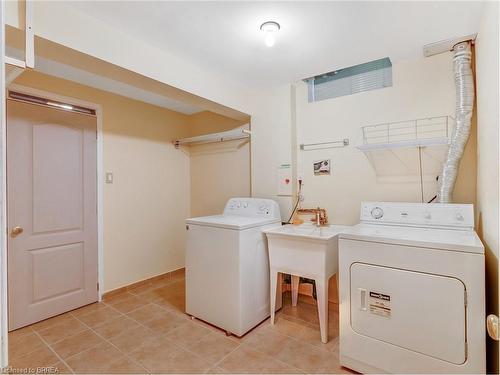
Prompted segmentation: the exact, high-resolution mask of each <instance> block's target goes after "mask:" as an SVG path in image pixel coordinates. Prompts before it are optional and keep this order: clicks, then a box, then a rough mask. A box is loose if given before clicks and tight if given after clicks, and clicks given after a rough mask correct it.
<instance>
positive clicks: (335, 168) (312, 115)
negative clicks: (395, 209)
mask: <svg viewBox="0 0 500 375" xmlns="http://www.w3.org/2000/svg"><path fill="white" fill-rule="evenodd" d="M452 69H453V68H452V59H451V53H447V54H441V55H437V56H433V57H429V58H422V59H418V60H414V61H406V62H399V63H395V64H394V65H393V86H392V87H390V88H384V89H380V90H373V91H369V92H364V93H359V94H355V95H349V96H343V97H339V98H334V99H328V100H323V101H318V102H314V103H308V101H307V87H306V85H305V84H304V83H302V82H299V83H297V84H296V88H297V90H296V127H297V129H296V131H297V144H300V143H314V142H321V141H327V140H342V139H344V138H349V140H350V142H351V144H350V145H349V146H348V147H345V148H335V149H326V150H318V151H300V150H298V149H297V151H296V152H297V173H298V175H299V176H302V177H303V178H304V186H303V193H304V196H305V200H304V202H303V206H304V207H308V206H318V205H319V206H322V207H323V206H324V207H326V208H327V210H328V213H329V217H330V219H331V222H332V223H336V224H355V223H357V222H358V219H359V207H360V202H361V201H363V200H367V201H370V200H371V201H377V200H381V201H406V202H420V200H421V190H420V182H419V172H418V170H419V169H418V152H417V150H416V149H413V150H394V151H389V152H384V151H380V152H377V153H372V154H371V156H370V158H371V159H369V157H367V155H366V154H365V153H363V152H361V151H359V150H358V149H356V147H355V146H356V145H359V144H361V142H362V133H361V129H360V128H361V127H362V126H365V125H371V124H378V123H385V122H391V121H403V120H410V119H418V118H426V117H431V116H442V115H451V116H453V113H454V108H455V105H454V103H455V89H454V81H453V70H452ZM475 142H476V135H475V129H474V130H473V131H472V135H471V138H470V140H469V142H468V144H467V148H466V151H465V156H464V158H463V160H462V162H461V166H460V171H459V177H458V181H457V184H456V188H455V192H454V200H455V201H456V202H467V203H474V202H475V181H476V177H475V175H476V157H475V154H476V145H475ZM445 153H446V148H444V147H441V148H439V147H438V148H426V149H424V150H423V154H422V155H423V159H422V160H423V172H424V175H425V183H424V199H425V201H427V200H430V199H431V198H432V197H433V196H434V195H435V193H436V181H435V177H436V176H437V175H438V174H440V172H441V163H436V162H435V159H436V158H444V156H445ZM321 159H330V160H331V167H332V172H331V175H330V176H314V174H313V167H312V164H313V162H314V161H315V160H321ZM401 160H403V161H404V163H405V164H404V165H403V163H401ZM388 165H390V166H391V167H390V168H387V166H388ZM382 172H383V173H382Z"/></svg>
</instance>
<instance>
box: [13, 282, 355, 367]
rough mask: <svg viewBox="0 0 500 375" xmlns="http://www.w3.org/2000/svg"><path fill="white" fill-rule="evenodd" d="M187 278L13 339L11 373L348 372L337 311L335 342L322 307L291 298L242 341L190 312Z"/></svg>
mask: <svg viewBox="0 0 500 375" xmlns="http://www.w3.org/2000/svg"><path fill="white" fill-rule="evenodd" d="M184 288H185V284H184V279H183V277H182V276H179V277H177V278H171V279H163V280H157V281H154V282H151V283H148V284H145V285H141V286H139V287H137V288H134V289H130V290H128V291H125V292H123V293H120V294H117V295H114V296H111V297H109V298H106V299H105V300H104V302H102V303H95V304H92V305H88V306H85V307H82V308H80V309H78V310H74V311H71V312H69V313H66V314H63V315H59V316H57V317H54V318H51V319H48V320H45V321H42V322H39V323H36V324H33V325H32V326H29V327H25V328H22V329H19V330H16V331H14V332H11V333H10V334H9V354H10V366H11V372H14V371H15V369H19V368H23V369H26V368H37V367H52V366H53V367H56V368H57V369H58V372H59V373H115V374H118V373H211V374H215V373H280V374H281V373H344V372H349V371H348V370H347V369H344V368H342V367H340V365H339V361H338V306H337V305H335V304H332V305H331V306H330V307H331V310H330V327H329V334H330V341H329V343H328V344H322V343H321V342H320V333H319V326H318V317H317V310H316V307H315V306H314V305H311V304H308V303H305V302H303V301H302V302H300V301H299V306H298V307H296V308H295V307H292V306H291V304H290V300H289V298H286V297H285V299H284V308H283V309H282V310H281V311H280V312H279V313H278V314H277V321H276V324H275V325H274V326H271V325H270V323H269V321H268V320H267V321H265V322H263V323H262V324H260V325H259V326H258V327H256V328H255V329H253V330H252V331H251V332H249V333H248V334H246V335H245V336H244V337H242V338H237V337H226V335H225V333H224V332H223V331H221V330H219V329H217V328H215V327H212V326H210V325H208V324H206V323H203V322H201V321H199V320H191V319H190V317H189V316H187V315H186V314H185V313H184Z"/></svg>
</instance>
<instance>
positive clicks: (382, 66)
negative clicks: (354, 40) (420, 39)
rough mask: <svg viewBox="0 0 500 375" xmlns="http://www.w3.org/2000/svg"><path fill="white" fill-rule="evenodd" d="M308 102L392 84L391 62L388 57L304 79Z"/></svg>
mask: <svg viewBox="0 0 500 375" xmlns="http://www.w3.org/2000/svg"><path fill="white" fill-rule="evenodd" d="M304 81H305V82H306V83H307V84H308V94H309V95H308V96H309V103H311V102H317V101H319V100H325V99H331V98H336V97H339V96H345V95H351V94H356V93H358V92H363V91H370V90H376V89H381V88H384V87H390V86H392V63H391V60H390V59H389V58H388V57H385V58H383V59H379V60H374V61H370V62H367V63H364V64H359V65H354V66H351V67H349V68H344V69H339V70H335V71H333V72H329V73H325V74H321V75H318V76H315V77H311V78H307V79H305V80H304Z"/></svg>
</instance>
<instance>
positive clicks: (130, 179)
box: [15, 71, 250, 291]
mask: <svg viewBox="0 0 500 375" xmlns="http://www.w3.org/2000/svg"><path fill="white" fill-rule="evenodd" d="M15 83H16V84H19V85H24V86H29V87H34V88H36V89H40V90H44V91H48V92H52V93H55V94H59V95H64V96H68V97H72V98H77V99H81V100H85V101H88V102H92V103H97V104H100V105H101V106H102V109H103V159H104V160H103V161H104V171H105V172H112V173H113V174H114V182H113V184H105V185H104V291H109V290H112V289H115V288H119V287H121V286H124V285H128V284H131V283H134V282H137V281H140V280H143V279H146V278H149V277H152V276H155V275H158V274H162V273H165V272H168V271H172V270H174V269H178V268H180V267H183V266H184V241H185V227H184V219H185V218H187V217H189V216H201V215H208V214H215V213H220V212H221V211H222V209H223V208H224V204H225V203H226V201H227V199H229V198H230V197H234V196H249V195H250V145H249V143H248V142H241V141H234V142H227V143H224V144H220V143H217V144H211V145H203V146H195V147H190V148H187V149H179V150H177V149H175V148H174V147H173V146H172V143H171V142H172V140H174V139H177V138H182V137H188V136H196V135H201V134H207V133H212V132H219V131H224V130H229V129H233V128H235V127H238V126H240V125H242V124H243V123H246V122H247V121H242V120H233V119H230V118H228V117H225V116H222V115H218V114H215V113H212V112H208V111H203V112H199V113H196V114H193V115H189V116H188V115H184V114H181V113H178V112H175V111H170V110H167V109H164V108H160V107H157V106H153V105H150V104H146V103H143V102H139V101H136V100H131V99H128V98H125V97H122V96H119V95H115V94H111V93H108V92H105V91H101V90H97V89H93V88H90V87H87V86H84V85H79V84H76V83H74V82H70V81H66V80H63V79H59V78H55V77H51V76H47V75H44V74H41V73H37V72H33V71H29V72H26V73H24V74H22V75H21V76H20V77H19V78H18V79H17V80H16V81H15ZM227 171H231V176H232V177H234V180H233V181H231V183H228V179H227V176H228V174H227Z"/></svg>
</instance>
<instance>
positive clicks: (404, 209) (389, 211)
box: [360, 202, 474, 230]
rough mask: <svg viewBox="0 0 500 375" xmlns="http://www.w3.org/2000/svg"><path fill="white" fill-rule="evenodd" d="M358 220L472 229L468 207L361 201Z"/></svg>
mask: <svg viewBox="0 0 500 375" xmlns="http://www.w3.org/2000/svg"><path fill="white" fill-rule="evenodd" d="M360 221H361V222H364V223H370V224H377V223H378V224H385V225H403V226H415V227H428V228H443V229H463V230H472V229H474V207H473V205H472V204H451V203H450V204H448V203H401V202H361V213H360Z"/></svg>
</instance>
